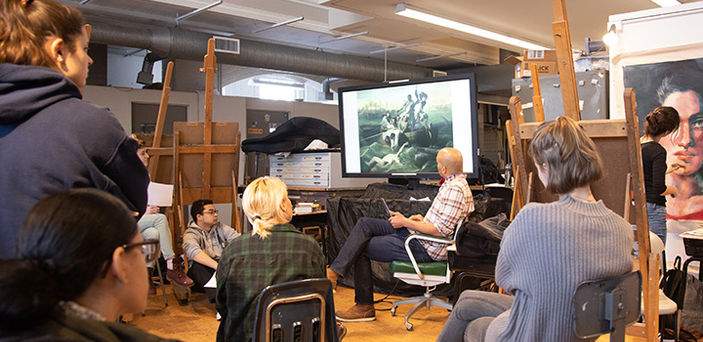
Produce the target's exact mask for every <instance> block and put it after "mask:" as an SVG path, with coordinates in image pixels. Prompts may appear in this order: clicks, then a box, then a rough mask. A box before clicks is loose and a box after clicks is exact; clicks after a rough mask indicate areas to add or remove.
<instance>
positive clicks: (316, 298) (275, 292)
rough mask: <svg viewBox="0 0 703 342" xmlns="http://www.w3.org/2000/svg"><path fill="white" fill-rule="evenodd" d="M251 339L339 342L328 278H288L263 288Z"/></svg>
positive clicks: (261, 340)
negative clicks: (287, 280) (291, 279)
mask: <svg viewBox="0 0 703 342" xmlns="http://www.w3.org/2000/svg"><path fill="white" fill-rule="evenodd" d="M321 336H324V338H321ZM252 341H253V342H264V341H265V342H283V341H291V342H293V341H296V342H297V341H313V342H317V341H320V342H322V341H325V342H337V341H338V338H337V329H336V320H335V313H334V298H333V297H332V283H331V282H330V281H329V279H327V278H320V279H304V280H296V281H289V282H285V283H280V284H276V285H271V286H268V287H266V288H265V289H263V291H261V294H259V297H258V299H257V304H256V316H255V321H254V331H253V335H252Z"/></svg>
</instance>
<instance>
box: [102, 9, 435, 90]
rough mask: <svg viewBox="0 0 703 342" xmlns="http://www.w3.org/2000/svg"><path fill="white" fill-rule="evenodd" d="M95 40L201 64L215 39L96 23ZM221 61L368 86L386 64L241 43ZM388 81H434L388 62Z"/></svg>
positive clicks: (429, 73)
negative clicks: (343, 80)
mask: <svg viewBox="0 0 703 342" xmlns="http://www.w3.org/2000/svg"><path fill="white" fill-rule="evenodd" d="M92 25H93V30H92V33H91V36H90V38H91V41H92V42H95V43H100V44H106V45H118V46H127V47H133V48H142V49H148V50H151V51H153V52H154V53H156V54H158V55H160V56H165V57H167V58H171V59H188V60H198V61H199V60H202V59H203V56H204V55H205V53H206V50H207V40H208V38H210V37H211V35H208V34H205V33H200V32H194V31H189V30H185V29H181V28H150V29H144V28H134V27H123V26H117V25H111V24H104V23H94V24H92ZM217 62H218V63H223V64H231V65H241V66H247V67H254V68H264V69H273V70H283V71H290V72H298V73H303V74H311V75H322V76H329V77H339V78H347V79H355V80H363V81H369V82H382V81H383V80H384V63H383V60H378V59H373V58H370V57H361V56H353V55H342V54H335V53H330V52H323V51H316V50H310V49H303V48H297V47H292V46H286V45H278V44H271V43H263V42H258V41H254V40H247V39H240V54H238V55H234V54H228V53H217ZM387 68H388V69H387V79H388V80H397V79H407V78H409V79H418V78H424V77H430V76H432V69H429V68H423V67H418V66H413V65H409V64H403V63H395V62H388V64H387Z"/></svg>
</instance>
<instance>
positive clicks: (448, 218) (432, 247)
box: [418, 174, 474, 260]
mask: <svg viewBox="0 0 703 342" xmlns="http://www.w3.org/2000/svg"><path fill="white" fill-rule="evenodd" d="M472 211H474V198H473V196H472V195H471V189H470V188H469V184H468V183H467V182H466V175H464V174H458V175H452V176H449V177H447V178H446V179H445V181H444V183H443V184H442V186H441V187H440V188H439V192H437V196H436V197H435V198H434V201H433V202H432V206H431V207H430V210H428V211H427V214H425V219H424V222H428V223H432V225H434V226H435V228H437V230H438V231H439V232H440V233H441V234H442V236H444V237H448V238H453V237H454V230H455V229H456V225H457V223H459V220H461V219H464V218H466V217H468V216H469V214H470V213H471V212H472ZM418 241H419V242H420V244H422V246H423V247H425V250H427V254H429V255H430V257H432V259H434V260H447V244H443V243H439V242H431V241H424V240H418Z"/></svg>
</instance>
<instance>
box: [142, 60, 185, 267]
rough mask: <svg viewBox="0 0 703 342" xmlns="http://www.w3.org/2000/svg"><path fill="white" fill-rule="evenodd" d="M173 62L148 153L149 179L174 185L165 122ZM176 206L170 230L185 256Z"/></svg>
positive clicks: (169, 213)
mask: <svg viewBox="0 0 703 342" xmlns="http://www.w3.org/2000/svg"><path fill="white" fill-rule="evenodd" d="M173 65H174V64H173V61H169V62H168V64H167V65H166V74H165V76H164V80H163V88H162V90H161V101H160V102H159V111H158V115H157V117H156V126H155V128H154V137H153V139H151V140H152V141H151V145H149V146H148V148H147V153H149V156H150V157H151V158H150V160H149V167H148V170H149V179H151V181H153V182H158V183H164V184H173V183H174V180H173V147H172V146H173V138H172V137H171V136H167V137H164V135H163V131H164V122H165V120H166V111H167V109H168V100H169V97H170V95H171V76H172V75H173ZM174 204H175V203H174ZM174 204H172V205H171V207H170V208H167V209H166V212H165V214H166V216H167V217H168V223H169V229H170V230H171V237H172V244H173V246H174V251H175V252H176V254H183V250H182V249H183V248H182V246H181V244H180V243H177V242H178V241H179V235H177V234H176V229H175V227H176V223H175V222H177V221H176V220H177V218H176V216H175V215H174V213H175V212H176V210H175V207H174Z"/></svg>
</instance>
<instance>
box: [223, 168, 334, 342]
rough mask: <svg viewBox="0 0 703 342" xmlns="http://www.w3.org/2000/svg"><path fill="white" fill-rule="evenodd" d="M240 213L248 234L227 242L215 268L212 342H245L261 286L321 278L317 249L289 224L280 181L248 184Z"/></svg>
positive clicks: (285, 193) (287, 202) (288, 204)
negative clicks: (248, 227)
mask: <svg viewBox="0 0 703 342" xmlns="http://www.w3.org/2000/svg"><path fill="white" fill-rule="evenodd" d="M242 208H243V209H244V214H245V215H246V216H247V219H248V220H249V222H250V223H251V224H252V226H253V229H252V232H251V234H243V235H242V236H240V237H238V238H236V239H234V240H232V242H231V243H230V244H229V246H227V248H225V250H224V252H223V253H222V257H221V258H220V262H219V264H218V267H217V284H218V286H217V312H219V313H220V315H221V316H222V321H221V323H220V328H219V330H218V331H217V341H249V340H251V337H252V333H253V332H252V330H253V327H254V315H255V310H256V308H255V305H256V303H255V299H256V297H257V296H258V295H259V293H260V292H261V290H263V289H264V288H265V287H266V286H269V285H273V284H278V283H283V282H287V281H293V280H300V279H309V278H323V277H324V274H325V273H324V269H325V257H324V256H323V254H322V250H321V249H320V246H319V245H318V244H317V242H315V240H313V239H312V238H310V237H308V236H305V235H303V234H302V233H301V232H300V231H299V230H298V229H297V228H295V227H294V226H293V225H292V224H290V220H291V219H292V217H293V207H292V204H291V202H290V199H288V188H287V187H286V185H285V183H283V182H282V181H281V180H280V179H278V178H274V177H263V178H257V179H256V180H254V181H253V182H251V184H249V186H247V188H246V190H244V195H243V196H242Z"/></svg>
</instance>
